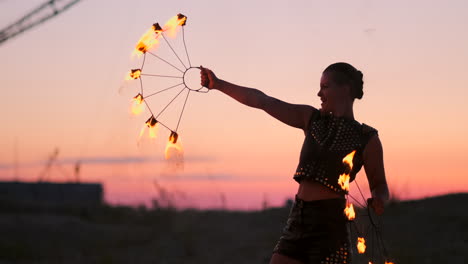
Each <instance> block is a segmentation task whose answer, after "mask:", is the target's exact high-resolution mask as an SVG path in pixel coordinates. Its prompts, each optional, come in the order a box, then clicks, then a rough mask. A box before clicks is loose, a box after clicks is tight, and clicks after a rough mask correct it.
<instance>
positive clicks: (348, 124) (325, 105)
mask: <svg viewBox="0 0 468 264" xmlns="http://www.w3.org/2000/svg"><path fill="white" fill-rule="evenodd" d="M200 69H201V73H200V74H201V84H202V85H203V86H205V87H207V88H208V89H214V90H219V91H221V92H223V93H225V94H227V95H229V96H231V97H232V98H234V99H236V100H237V101H239V102H240V103H242V104H245V105H247V106H250V107H254V108H259V109H262V110H264V111H265V112H267V113H268V114H270V115H271V116H273V117H274V118H276V119H278V120H279V121H281V122H283V123H285V124H287V125H290V126H292V127H295V128H300V129H302V130H303V131H304V134H305V140H304V144H303V146H302V150H301V154H300V160H299V165H298V168H297V170H296V173H295V175H294V179H295V180H296V181H297V182H298V183H299V188H298V191H297V194H296V199H295V202H294V205H293V208H292V209H291V212H290V215H289V218H288V221H287V224H286V227H285V228H284V229H283V234H282V236H281V237H280V239H279V241H278V243H277V245H276V247H275V249H274V251H273V256H272V258H271V262H270V264H280V263H294V264H296V263H341V264H343V263H351V259H350V258H351V248H350V247H351V244H350V241H349V232H348V228H347V219H346V217H345V216H344V213H343V210H344V208H345V206H346V200H345V194H346V193H347V191H345V190H343V189H342V188H341V186H340V185H339V184H338V178H339V175H340V174H342V173H345V172H347V173H349V174H350V177H351V181H352V180H354V178H355V177H356V173H357V172H358V171H359V170H360V169H361V167H362V166H364V169H365V172H366V175H367V179H368V181H369V187H370V190H371V193H372V198H371V199H369V206H371V207H372V208H373V209H374V211H375V212H376V213H377V214H379V215H381V214H382V213H383V211H384V203H385V202H386V201H387V200H388V198H389V192H388V187H387V182H386V179H385V171H384V165H383V150H382V144H381V142H380V140H379V137H378V134H377V130H375V129H374V128H372V127H370V126H367V125H365V124H360V123H359V122H357V121H356V120H355V119H354V112H353V103H354V100H355V99H356V98H357V99H361V98H362V96H363V80H362V77H363V76H362V73H361V72H360V71H358V70H357V69H356V68H354V67H353V66H351V65H350V64H348V63H343V62H340V63H335V64H332V65H330V66H328V67H327V68H326V69H325V70H324V71H323V74H322V78H321V80H320V90H319V92H318V94H317V95H318V96H319V97H320V100H321V101H322V104H321V108H320V110H317V109H316V108H314V107H312V106H309V105H295V104H289V103H286V102H283V101H281V100H278V99H276V98H273V97H270V96H268V95H266V94H264V93H263V92H261V91H259V90H257V89H252V88H247V87H242V86H238V85H235V84H232V83H229V82H226V81H223V80H221V79H218V78H217V77H216V75H215V74H214V73H213V72H212V71H211V70H209V69H206V68H203V67H201V68H200ZM353 151H356V152H355V155H354V158H353V164H354V167H353V169H352V170H351V171H349V167H348V168H347V167H346V166H345V165H344V164H343V161H342V160H343V158H344V157H345V156H346V155H347V154H349V153H351V152H353Z"/></svg>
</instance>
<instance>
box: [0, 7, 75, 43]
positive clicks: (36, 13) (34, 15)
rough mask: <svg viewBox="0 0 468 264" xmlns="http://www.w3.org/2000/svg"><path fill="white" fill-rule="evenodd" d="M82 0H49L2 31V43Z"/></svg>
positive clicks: (0, 32) (0, 40) (0, 37)
mask: <svg viewBox="0 0 468 264" xmlns="http://www.w3.org/2000/svg"><path fill="white" fill-rule="evenodd" d="M79 1H80V0H49V1H47V2H45V3H43V4H41V5H40V6H38V7H37V8H35V9H34V10H32V11H31V12H29V13H27V14H26V15H24V16H23V17H21V18H20V19H18V20H17V21H15V22H14V23H12V24H10V25H9V26H7V27H6V28H4V29H2V30H1V31H0V44H3V43H4V42H5V41H7V40H9V39H11V38H13V37H15V36H17V35H19V34H21V33H23V32H25V31H26V30H28V29H31V28H33V27H35V26H37V25H40V24H42V23H43V22H45V21H47V20H49V19H50V18H52V17H54V16H56V15H58V14H60V13H62V12H63V11H65V10H67V9H68V8H70V7H72V6H73V5H75V4H76V3H78V2H79Z"/></svg>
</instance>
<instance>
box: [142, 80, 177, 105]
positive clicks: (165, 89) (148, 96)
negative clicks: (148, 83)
mask: <svg viewBox="0 0 468 264" xmlns="http://www.w3.org/2000/svg"><path fill="white" fill-rule="evenodd" d="M181 85H184V84H183V83H179V84H176V85H173V86H171V87H168V88H165V89H163V90H161V91H157V92H155V93H152V94H150V95H147V96H145V97H143V99H146V98H148V97H151V96H153V95H156V94H158V93H162V92H164V91H167V90H169V89H172V88H175V87H177V86H181ZM184 89H185V87H184ZM145 102H146V101H145Z"/></svg>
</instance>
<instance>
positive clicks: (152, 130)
mask: <svg viewBox="0 0 468 264" xmlns="http://www.w3.org/2000/svg"><path fill="white" fill-rule="evenodd" d="M157 124H158V121H157V120H156V119H155V118H154V116H151V117H150V118H148V120H146V122H145V125H143V127H142V128H141V131H140V137H139V138H140V139H141V137H142V136H143V134H144V133H145V131H146V129H148V136H149V138H151V139H154V138H156V136H157V134H158V133H157V132H158V126H157Z"/></svg>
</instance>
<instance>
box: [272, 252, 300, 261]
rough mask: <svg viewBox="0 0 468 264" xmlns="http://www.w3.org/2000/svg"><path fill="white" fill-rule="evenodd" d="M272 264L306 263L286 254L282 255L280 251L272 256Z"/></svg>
mask: <svg viewBox="0 0 468 264" xmlns="http://www.w3.org/2000/svg"><path fill="white" fill-rule="evenodd" d="M270 264H304V263H302V262H301V261H299V260H297V259H293V258H290V257H288V256H285V255H281V254H278V253H273V256H271V260H270Z"/></svg>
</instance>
